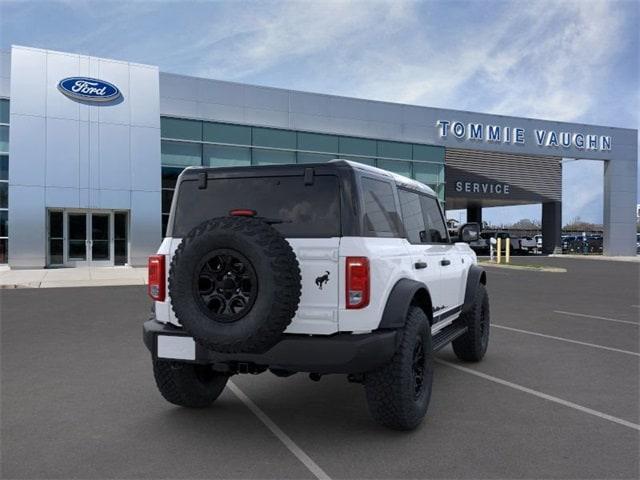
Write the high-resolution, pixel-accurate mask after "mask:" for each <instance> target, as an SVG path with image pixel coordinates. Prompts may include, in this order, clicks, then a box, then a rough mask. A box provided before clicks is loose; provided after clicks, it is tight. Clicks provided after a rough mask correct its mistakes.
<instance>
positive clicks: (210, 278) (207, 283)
mask: <svg viewBox="0 0 640 480" xmlns="http://www.w3.org/2000/svg"><path fill="white" fill-rule="evenodd" d="M194 283H195V285H194V289H193V291H194V293H196V301H197V303H198V306H199V307H200V309H201V310H202V312H203V313H204V314H205V315H207V316H209V317H210V318H211V319H213V320H216V321H218V322H222V323H231V322H236V321H238V320H240V319H241V318H242V317H244V316H245V315H246V313H247V312H248V311H249V310H251V307H252V306H253V304H254V302H255V300H256V296H257V294H258V279H257V276H256V272H255V270H254V268H253V265H252V264H251V262H250V261H249V260H248V259H247V257H245V256H244V255H242V254H241V253H240V252H237V251H235V250H232V249H226V248H225V249H216V250H212V251H211V252H210V253H209V255H207V256H205V257H204V258H203V259H202V261H201V262H200V264H199V265H198V266H197V267H196V269H195V272H194Z"/></svg>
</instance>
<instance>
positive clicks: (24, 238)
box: [9, 185, 46, 268]
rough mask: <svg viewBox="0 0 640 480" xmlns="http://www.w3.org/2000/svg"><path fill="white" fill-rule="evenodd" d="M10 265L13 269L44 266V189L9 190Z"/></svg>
mask: <svg viewBox="0 0 640 480" xmlns="http://www.w3.org/2000/svg"><path fill="white" fill-rule="evenodd" d="M9 205H11V208H10V209H9V225H10V229H11V230H10V232H9V235H10V237H9V262H10V265H11V266H12V267H19V268H20V267H31V268H42V267H44V265H45V252H46V250H45V248H46V246H45V239H46V231H45V227H46V223H45V213H46V212H45V203H44V187H31V186H29V187H25V186H21V185H11V186H10V188H9Z"/></svg>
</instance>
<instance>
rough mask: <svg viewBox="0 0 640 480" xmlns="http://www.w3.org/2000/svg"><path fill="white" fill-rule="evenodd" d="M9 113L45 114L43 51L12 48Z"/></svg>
mask: <svg viewBox="0 0 640 480" xmlns="http://www.w3.org/2000/svg"><path fill="white" fill-rule="evenodd" d="M11 71H12V72H13V75H11V112H12V113H17V114H21V115H39V116H44V115H45V114H46V96H47V81H46V80H47V54H46V52H45V51H43V50H35V49H31V48H14V49H13V50H12V55H11Z"/></svg>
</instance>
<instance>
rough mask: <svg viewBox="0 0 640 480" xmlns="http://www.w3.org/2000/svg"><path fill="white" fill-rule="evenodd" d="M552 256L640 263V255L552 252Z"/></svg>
mask: <svg viewBox="0 0 640 480" xmlns="http://www.w3.org/2000/svg"><path fill="white" fill-rule="evenodd" d="M549 257H552V258H579V259H581V260H604V261H609V262H634V263H640V255H636V256H635V257H624V256H622V257H608V256H606V255H579V254H572V253H552V254H551V255H549Z"/></svg>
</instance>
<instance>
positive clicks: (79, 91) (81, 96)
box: [58, 77, 121, 102]
mask: <svg viewBox="0 0 640 480" xmlns="http://www.w3.org/2000/svg"><path fill="white" fill-rule="evenodd" d="M58 90H60V91H61V92H62V93H63V94H64V95H66V96H67V97H69V98H74V99H76V100H85V101H88V102H110V101H112V100H115V99H117V98H119V97H120V95H121V94H120V90H119V89H118V87H116V86H115V85H113V84H111V83H109V82H105V81H104V80H98V79H97V78H88V77H69V78H63V79H62V80H60V82H59V83H58Z"/></svg>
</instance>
